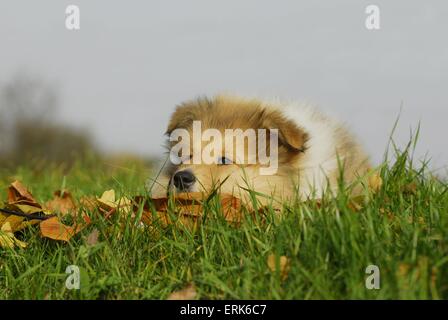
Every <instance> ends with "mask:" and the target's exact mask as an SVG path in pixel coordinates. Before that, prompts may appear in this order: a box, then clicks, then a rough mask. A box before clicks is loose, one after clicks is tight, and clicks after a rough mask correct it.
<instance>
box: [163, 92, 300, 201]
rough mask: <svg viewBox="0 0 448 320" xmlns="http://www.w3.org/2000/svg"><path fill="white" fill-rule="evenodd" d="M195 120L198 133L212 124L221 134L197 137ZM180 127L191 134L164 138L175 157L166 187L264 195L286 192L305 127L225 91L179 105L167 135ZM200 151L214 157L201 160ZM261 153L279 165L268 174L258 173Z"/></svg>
mask: <svg viewBox="0 0 448 320" xmlns="http://www.w3.org/2000/svg"><path fill="white" fill-rule="evenodd" d="M198 126H199V130H200V131H201V134H203V133H205V132H210V129H211V130H212V132H214V133H216V134H217V135H219V136H220V137H222V138H220V139H217V138H216V137H208V138H207V137H205V139H204V136H202V138H198V136H197V134H198ZM229 129H230V131H232V133H233V134H232V135H231V134H229ZM259 129H264V130H262V131H263V132H265V133H266V134H265V136H260V135H259V134H258V133H259V132H260V131H259ZM179 130H180V131H181V132H184V133H186V134H187V135H188V136H189V137H190V139H189V140H188V141H184V140H187V139H174V140H175V141H169V142H168V144H167V146H168V149H169V150H168V151H169V152H171V155H173V150H174V149H175V151H174V153H175V157H177V159H178V161H171V162H170V164H169V166H168V169H167V174H168V175H169V177H170V185H169V188H170V190H171V191H176V192H195V191H205V192H210V191H211V190H214V189H215V188H219V190H220V192H225V193H231V194H235V195H236V194H240V193H241V191H245V190H247V189H250V190H255V191H257V192H260V193H263V194H267V195H273V194H276V193H284V192H285V189H288V190H290V189H291V183H292V182H293V181H292V180H293V178H294V177H293V175H297V173H296V172H294V168H296V165H294V164H295V163H296V162H297V161H298V160H299V159H300V156H301V154H302V153H303V152H304V150H305V144H306V140H307V135H306V133H305V132H303V130H302V129H301V128H299V127H298V126H297V125H296V124H295V123H293V122H292V121H290V120H288V119H286V118H285V117H284V116H283V115H282V114H281V112H280V111H278V110H274V109H270V108H267V107H266V106H263V105H262V104H261V103H260V102H258V101H255V100H239V99H234V98H228V97H216V98H214V99H198V100H195V101H190V102H187V103H184V104H182V105H180V106H178V107H177V109H176V111H175V112H174V114H173V115H172V117H171V120H170V122H169V125H168V129H167V135H169V136H171V137H173V133H175V132H179ZM274 132H275V134H274ZM248 133H255V136H249V135H247V134H248ZM205 136H206V134H205ZM195 137H196V138H195ZM170 140H173V139H170ZM242 141H243V142H244V143H241V142H242ZM204 152H205V153H206V154H207V155H210V158H212V160H214V161H212V163H210V162H211V161H209V160H208V161H205V160H204V158H203V155H204ZM263 155H265V156H268V157H270V159H272V157H274V156H275V157H276V159H277V163H276V165H277V168H276V170H274V171H273V173H271V174H260V172H261V171H260V169H263V167H266V165H267V163H266V162H263V159H264V160H266V158H263ZM170 159H172V158H170Z"/></svg>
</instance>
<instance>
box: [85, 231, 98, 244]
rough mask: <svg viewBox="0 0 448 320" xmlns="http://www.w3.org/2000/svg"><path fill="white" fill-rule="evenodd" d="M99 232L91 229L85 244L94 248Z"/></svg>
mask: <svg viewBox="0 0 448 320" xmlns="http://www.w3.org/2000/svg"><path fill="white" fill-rule="evenodd" d="M98 236H99V231H98V229H93V231H92V232H91V233H90V234H89V235H88V236H87V238H86V242H87V244H88V245H90V246H94V245H96V244H97V243H98Z"/></svg>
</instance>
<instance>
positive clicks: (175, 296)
mask: <svg viewBox="0 0 448 320" xmlns="http://www.w3.org/2000/svg"><path fill="white" fill-rule="evenodd" d="M196 295H197V292H196V287H195V286H194V284H189V285H188V286H186V287H185V288H184V289H182V290H179V291H174V292H173V293H171V294H170V295H169V296H168V298H167V300H193V299H194V298H195V297H196Z"/></svg>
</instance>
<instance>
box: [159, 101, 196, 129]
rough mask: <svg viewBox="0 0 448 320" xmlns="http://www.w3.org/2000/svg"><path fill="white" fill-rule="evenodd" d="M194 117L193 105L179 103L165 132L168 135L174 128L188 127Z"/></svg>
mask: <svg viewBox="0 0 448 320" xmlns="http://www.w3.org/2000/svg"><path fill="white" fill-rule="evenodd" d="M194 119H195V113H194V107H193V106H191V105H180V106H178V107H177V108H176V111H174V113H173V115H172V116H171V119H170V121H169V123H168V128H167V129H166V132H165V134H167V135H170V134H171V133H172V132H173V131H174V130H175V129H178V128H188V127H189V126H190V125H191V124H192V122H193V120H194Z"/></svg>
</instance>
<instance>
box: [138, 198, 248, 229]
mask: <svg viewBox="0 0 448 320" xmlns="http://www.w3.org/2000/svg"><path fill="white" fill-rule="evenodd" d="M206 198H207V197H206V195H205V194H204V193H201V192H191V193H179V194H177V195H176V196H175V198H173V200H174V202H175V207H174V209H175V212H174V213H173V214H174V215H176V221H177V223H180V224H182V225H184V226H186V227H189V228H196V227H197V226H198V223H199V221H200V218H201V217H202V215H203V207H202V205H203V202H204V200H205V199H206ZM144 200H145V199H144V198H143V197H136V198H134V201H133V202H134V207H133V210H134V211H136V210H137V209H138V208H139V206H140V205H141V204H142V203H144ZM220 201H221V207H222V210H223V215H224V218H225V219H226V220H227V221H228V222H230V223H239V222H240V221H241V218H242V214H241V201H240V200H239V199H237V198H235V197H233V196H232V195H229V194H221V195H220ZM150 202H151V205H150V204H148V203H144V204H145V205H144V207H143V214H142V221H143V222H144V223H146V224H149V225H151V224H152V223H154V222H155V221H158V222H160V223H161V224H162V225H164V226H166V225H168V224H172V223H173V221H172V218H171V216H170V214H169V213H168V207H169V202H170V199H169V198H167V197H161V198H152V199H151V201H150ZM152 208H154V209H155V211H156V214H154V215H153V213H152V210H151V209H152Z"/></svg>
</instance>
